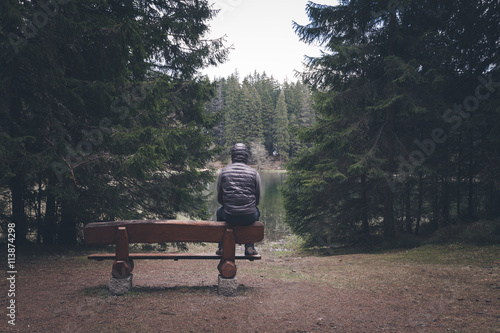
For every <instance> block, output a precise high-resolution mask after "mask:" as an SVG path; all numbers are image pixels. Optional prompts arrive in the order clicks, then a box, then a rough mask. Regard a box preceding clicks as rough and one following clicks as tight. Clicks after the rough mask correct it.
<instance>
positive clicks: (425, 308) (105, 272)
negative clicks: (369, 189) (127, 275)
mask: <svg viewBox="0 0 500 333" xmlns="http://www.w3.org/2000/svg"><path fill="white" fill-rule="evenodd" d="M197 247H198V248H195V249H194V250H193V249H191V250H190V252H192V251H195V252H201V251H202V252H207V253H210V252H212V251H214V250H215V245H214V244H209V245H207V246H204V247H202V246H201V245H197ZM257 247H258V249H259V250H260V252H261V254H262V260H261V261H254V262H243V261H242V262H238V274H237V279H238V284H239V286H238V295H237V296H234V297H224V296H219V295H218V294H217V287H216V284H217V269H216V265H217V262H216V261H213V260H211V261H209V260H205V261H201V260H194V261H191V260H185V261H182V260H181V261H177V262H175V261H165V260H156V261H155V260H138V261H136V262H135V268H134V276H133V284H134V287H133V289H132V291H131V292H129V293H128V294H126V295H125V296H112V295H111V294H110V293H109V291H108V288H107V285H108V281H109V278H110V271H111V262H110V261H101V262H95V261H89V260H87V259H86V255H87V254H88V253H90V252H89V251H82V250H78V251H68V250H66V251H64V252H57V251H56V250H53V251H49V252H48V251H47V250H42V249H37V248H35V249H30V250H24V251H19V253H18V254H17V263H16V270H17V275H16V281H15V297H14V298H7V292H6V290H8V289H9V285H8V281H7V280H6V279H5V278H4V279H2V280H1V281H0V290H2V295H3V296H2V297H1V298H0V308H1V309H3V310H2V311H3V312H4V314H3V315H2V318H3V319H2V323H0V331H2V332H44V333H45V332H481V333H483V332H500V262H499V260H500V246H488V247H473V246H459V245H442V246H436V245H433V246H423V247H420V248H416V249H412V250H397V251H389V252H379V253H355V252H351V253H348V252H345V251H342V252H338V253H333V254H330V255H322V254H320V253H303V252H297V251H288V250H286V248H284V247H283V244H281V245H280V244H266V243H263V244H260V245H259V244H258V246H257ZM4 250H5V249H4ZM200 250H201V251H200ZM237 251H238V252H241V251H242V249H241V247H240V248H238V250H237ZM5 252H6V251H5ZM94 252H95V251H94ZM5 271H7V269H5ZM10 287H12V286H10ZM9 299H15V305H16V313H15V324H16V325H15V326H11V325H9V324H8V320H9V318H8V317H7V316H6V314H7V311H8V310H7V306H8V302H9Z"/></svg>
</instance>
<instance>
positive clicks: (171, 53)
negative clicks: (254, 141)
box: [0, 0, 227, 243]
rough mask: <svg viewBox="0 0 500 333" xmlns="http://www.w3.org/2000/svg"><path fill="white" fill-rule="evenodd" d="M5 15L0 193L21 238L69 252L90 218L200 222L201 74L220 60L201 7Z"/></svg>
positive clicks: (92, 7)
mask: <svg viewBox="0 0 500 333" xmlns="http://www.w3.org/2000/svg"><path fill="white" fill-rule="evenodd" d="M1 6H2V7H1V8H0V15H1V20H0V22H1V23H0V24H1V26H0V27H1V28H0V30H1V31H2V33H3V32H5V34H4V35H3V36H4V37H6V38H2V40H1V41H0V62H1V63H2V64H6V66H2V68H1V69H0V70H1V77H2V81H1V83H0V89H1V90H2V96H6V98H5V99H4V100H3V101H2V102H0V113H1V116H2V119H4V120H5V121H4V122H2V123H1V124H0V126H1V133H2V135H1V137H2V139H0V144H1V145H2V148H1V149H0V154H2V155H4V154H6V155H8V156H6V157H7V159H6V160H7V161H9V163H8V165H5V166H6V169H3V170H2V174H1V183H0V187H1V188H2V190H3V191H4V190H6V189H7V190H8V191H9V192H10V193H11V195H12V198H13V200H12V213H7V214H5V215H6V216H7V217H8V218H9V219H11V220H12V221H13V222H15V223H16V226H17V227H18V228H17V233H16V234H17V238H18V240H22V239H23V238H24V237H25V235H26V233H27V232H28V231H31V230H33V231H38V234H39V235H42V237H38V239H39V240H43V241H44V242H51V241H53V240H56V239H57V240H58V241H60V242H66V243H74V242H75V241H76V240H77V235H78V234H79V232H78V228H79V227H81V226H82V225H83V224H85V223H87V222H91V221H92V220H101V219H107V220H113V219H117V218H143V217H154V218H173V217H175V214H176V213H177V212H185V213H186V214H189V215H192V216H202V214H203V196H202V193H203V190H204V188H205V184H206V183H207V182H208V181H209V180H210V179H211V177H212V176H211V175H210V173H209V172H204V171H199V170H201V169H203V168H204V167H205V163H206V162H207V161H208V160H209V159H210V158H211V156H212V155H213V151H211V150H210V146H211V140H209V138H208V137H207V136H206V135H204V134H203V132H202V130H201V129H202V128H210V127H212V126H213V124H212V123H211V122H212V121H213V119H212V118H211V117H207V115H206V114H205V113H204V103H205V101H206V100H208V99H209V98H210V97H211V95H212V93H213V89H214V86H213V85H212V84H211V83H210V82H208V81H207V80H204V79H200V78H197V77H196V73H197V71H198V70H199V69H200V68H202V67H203V66H205V65H207V64H217V63H220V61H222V60H223V59H224V58H225V57H226V54H227V50H225V49H224V48H223V46H222V41H221V40H214V41H208V40H204V39H203V36H204V34H205V33H206V32H207V31H208V25H207V22H208V21H209V20H210V19H212V17H213V15H214V12H213V11H212V9H211V7H210V6H209V5H208V2H207V1H157V2H155V6H153V7H152V6H150V4H148V3H146V2H144V1H135V2H131V1H125V2H118V1H107V2H102V1H90V0H89V1H72V0H71V1H65V2H64V3H62V2H61V3H56V2H55V1H53V2H51V6H47V3H45V2H18V1H10V2H6V1H4V2H2V4H1ZM31 18H33V19H35V18H37V19H36V20H35V21H33V22H31V21H30V19H31ZM45 18H46V19H45ZM42 19H43V20H42ZM89 22H91V24H90V23H89ZM5 147H14V149H11V148H8V149H5ZM2 157H3V156H2ZM2 161H4V159H3V158H2ZM5 198H7V196H2V199H1V200H5ZM32 198H38V199H37V200H36V201H34V200H33V199H32ZM32 205H33V206H37V213H36V214H28V209H27V207H28V206H32ZM43 209H45V211H43Z"/></svg>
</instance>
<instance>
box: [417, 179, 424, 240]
mask: <svg viewBox="0 0 500 333" xmlns="http://www.w3.org/2000/svg"><path fill="white" fill-rule="evenodd" d="M423 192H424V189H423V180H422V173H421V172H420V173H419V174H418V204H417V222H416V224H415V235H418V233H419V230H420V221H421V220H422V200H423V197H424V193H423Z"/></svg>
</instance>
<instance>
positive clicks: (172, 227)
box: [83, 220, 264, 279]
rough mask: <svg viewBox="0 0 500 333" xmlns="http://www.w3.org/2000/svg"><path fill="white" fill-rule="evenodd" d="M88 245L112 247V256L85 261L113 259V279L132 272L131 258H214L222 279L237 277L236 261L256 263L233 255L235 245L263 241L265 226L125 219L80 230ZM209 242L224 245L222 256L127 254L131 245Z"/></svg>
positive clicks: (99, 255) (88, 225)
mask: <svg viewBox="0 0 500 333" xmlns="http://www.w3.org/2000/svg"><path fill="white" fill-rule="evenodd" d="M83 234H84V239H85V243H86V244H88V245H103V244H115V245H116V251H115V253H114V254H113V253H104V254H91V255H89V256H88V259H92V260H105V259H113V260H114V263H113V267H112V270H111V273H112V276H113V277H114V278H116V279H124V278H127V277H128V276H130V273H131V272H132V270H133V269H134V261H133V259H173V260H179V259H215V260H219V264H218V266H217V268H218V270H219V272H220V274H221V276H222V277H224V278H233V277H234V276H235V275H236V264H235V260H236V259H246V260H250V261H253V260H259V259H261V256H260V255H251V256H247V255H236V254H235V245H236V244H246V243H256V242H259V241H261V240H262V239H264V224H262V223H261V222H259V221H258V222H255V223H253V224H251V225H248V226H231V225H229V224H226V223H225V222H214V221H178V220H126V221H114V222H94V223H89V224H87V225H86V226H85V227H84V229H83ZM162 242H209V243H219V242H222V243H223V255H221V256H220V255H215V254H189V253H130V252H129V244H131V243H162Z"/></svg>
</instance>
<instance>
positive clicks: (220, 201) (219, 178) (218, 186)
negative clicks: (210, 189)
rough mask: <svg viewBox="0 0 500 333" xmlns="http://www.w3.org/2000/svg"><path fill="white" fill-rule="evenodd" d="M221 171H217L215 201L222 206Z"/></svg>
mask: <svg viewBox="0 0 500 333" xmlns="http://www.w3.org/2000/svg"><path fill="white" fill-rule="evenodd" d="M221 174H222V171H221V172H219V176H218V177H217V201H218V202H219V203H220V204H221V205H223V206H224V203H223V202H222V181H221Z"/></svg>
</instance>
